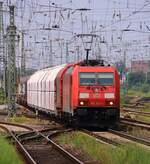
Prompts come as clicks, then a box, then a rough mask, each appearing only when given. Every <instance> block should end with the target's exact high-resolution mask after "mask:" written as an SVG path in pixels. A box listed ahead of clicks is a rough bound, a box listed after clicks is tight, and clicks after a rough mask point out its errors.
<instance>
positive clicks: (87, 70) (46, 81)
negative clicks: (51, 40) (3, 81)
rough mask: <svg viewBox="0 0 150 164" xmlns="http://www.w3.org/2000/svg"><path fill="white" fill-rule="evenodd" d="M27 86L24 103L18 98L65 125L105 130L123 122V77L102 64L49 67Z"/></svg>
mask: <svg viewBox="0 0 150 164" xmlns="http://www.w3.org/2000/svg"><path fill="white" fill-rule="evenodd" d="M21 85H22V84H21ZM23 85H25V90H24V91H25V93H24V96H23V97H22V98H23V101H21V100H20V96H18V97H19V101H20V102H23V103H24V104H27V105H28V106H30V107H32V108H33V109H36V110H38V111H43V112H46V113H49V114H51V115H52V116H55V117H57V118H59V119H61V120H63V121H64V122H69V123H72V124H75V125H77V126H86V127H87V126H96V127H102V128H103V127H110V126H113V125H115V124H116V123H117V121H118V120H119V114H120V83H119V75H118V72H117V70H116V69H115V68H114V67H112V66H104V64H103V62H102V61H95V60H89V61H88V63H87V61H83V62H78V63H73V64H64V65H60V66H56V67H51V68H46V69H43V70H40V71H37V72H35V73H34V74H33V75H32V76H31V77H30V78H29V80H27V85H26V84H24V81H23ZM25 98H27V99H26V101H25Z"/></svg>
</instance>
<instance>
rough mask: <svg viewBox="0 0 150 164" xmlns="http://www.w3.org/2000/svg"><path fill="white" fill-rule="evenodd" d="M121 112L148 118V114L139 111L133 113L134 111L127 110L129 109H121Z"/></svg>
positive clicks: (149, 114) (149, 113)
mask: <svg viewBox="0 0 150 164" xmlns="http://www.w3.org/2000/svg"><path fill="white" fill-rule="evenodd" d="M123 111H125V112H129V113H134V114H136V115H137V114H140V115H142V116H146V117H150V112H140V111H134V110H129V109H123Z"/></svg>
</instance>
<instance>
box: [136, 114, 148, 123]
mask: <svg viewBox="0 0 150 164" xmlns="http://www.w3.org/2000/svg"><path fill="white" fill-rule="evenodd" d="M135 119H136V120H138V121H143V122H147V123H150V117H147V116H140V115H136V117H135Z"/></svg>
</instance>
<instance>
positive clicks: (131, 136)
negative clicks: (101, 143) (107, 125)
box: [109, 129, 150, 146]
mask: <svg viewBox="0 0 150 164" xmlns="http://www.w3.org/2000/svg"><path fill="white" fill-rule="evenodd" d="M109 132H110V133H112V134H115V135H118V136H120V137H123V138H126V139H128V140H131V141H134V142H137V143H141V144H143V145H146V146H150V141H149V140H146V139H142V138H139V137H135V136H133V135H129V134H127V133H125V132H121V131H118V130H113V129H109Z"/></svg>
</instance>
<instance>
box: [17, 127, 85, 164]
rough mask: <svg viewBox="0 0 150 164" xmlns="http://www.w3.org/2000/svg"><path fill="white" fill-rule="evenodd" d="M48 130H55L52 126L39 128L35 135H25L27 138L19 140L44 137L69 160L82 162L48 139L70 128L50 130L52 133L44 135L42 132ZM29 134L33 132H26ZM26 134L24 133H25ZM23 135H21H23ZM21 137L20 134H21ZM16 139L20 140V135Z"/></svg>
mask: <svg viewBox="0 0 150 164" xmlns="http://www.w3.org/2000/svg"><path fill="white" fill-rule="evenodd" d="M48 130H51V131H52V130H55V129H54V128H53V129H52V128H51V129H43V130H40V131H35V132H34V134H35V135H36V136H31V137H27V138H24V139H21V141H25V140H33V139H36V138H39V137H40V138H44V139H46V141H48V143H50V144H51V145H52V146H53V147H54V148H55V149H56V150H57V151H59V152H60V153H61V154H63V156H65V157H66V158H67V159H69V160H71V161H72V162H73V163H76V164H83V162H82V161H80V160H79V159H77V158H76V157H75V156H73V155H72V154H70V153H69V152H68V151H66V150H65V149H63V148H62V147H61V146H59V145H58V144H56V143H55V142H54V141H52V140H51V139H50V137H51V136H55V135H58V134H59V133H62V132H69V131H72V129H65V130H58V129H57V130H55V131H54V132H53V131H52V133H51V134H50V135H48V136H46V135H44V134H43V132H46V131H48ZM29 134H31V135H32V134H33V133H32V132H31V133H30V132H29V133H28V135H29ZM25 136H26V134H25ZM25 136H24V135H23V137H25ZM21 137H22V136H21ZM18 140H20V137H18Z"/></svg>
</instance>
